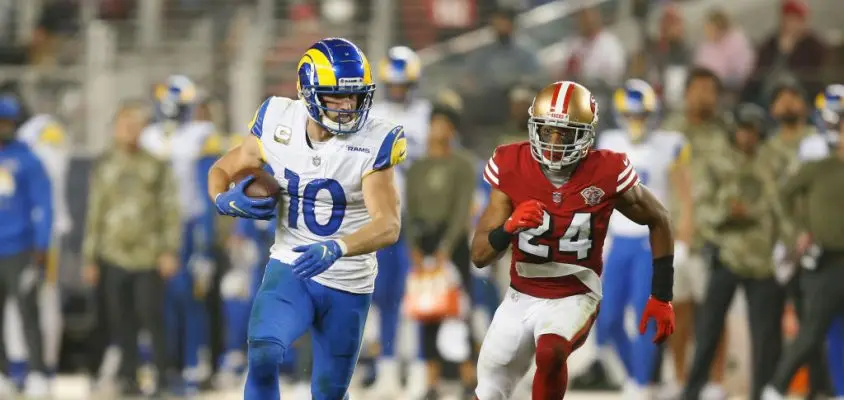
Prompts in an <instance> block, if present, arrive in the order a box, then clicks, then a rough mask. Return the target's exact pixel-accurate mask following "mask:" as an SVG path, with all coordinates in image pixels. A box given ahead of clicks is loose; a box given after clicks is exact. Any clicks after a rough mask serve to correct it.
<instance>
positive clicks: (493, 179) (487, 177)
mask: <svg viewBox="0 0 844 400" xmlns="http://www.w3.org/2000/svg"><path fill="white" fill-rule="evenodd" d="M484 181H486V183H488V184H490V185H492V186H495V187H498V176H497V175H495V174H493V173H492V171H490V168H489V165H487V166H486V168H484Z"/></svg>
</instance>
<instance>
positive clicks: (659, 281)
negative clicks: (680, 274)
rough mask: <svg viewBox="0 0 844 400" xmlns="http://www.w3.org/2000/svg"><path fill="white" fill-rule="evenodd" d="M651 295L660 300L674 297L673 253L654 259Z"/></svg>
mask: <svg viewBox="0 0 844 400" xmlns="http://www.w3.org/2000/svg"><path fill="white" fill-rule="evenodd" d="M651 296H653V298H655V299H657V300H661V301H671V300H672V299H674V255H673V254H669V255H667V256H663V257H660V258H656V259H654V272H653V276H652V277H651Z"/></svg>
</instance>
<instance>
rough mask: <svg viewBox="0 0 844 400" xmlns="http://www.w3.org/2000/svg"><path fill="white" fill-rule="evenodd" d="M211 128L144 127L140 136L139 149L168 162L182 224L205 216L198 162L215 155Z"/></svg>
mask: <svg viewBox="0 0 844 400" xmlns="http://www.w3.org/2000/svg"><path fill="white" fill-rule="evenodd" d="M215 131H216V129H215V128H214V124H213V123H211V122H207V121H197V122H188V123H185V124H181V125H174V126H172V127H171V126H169V123H167V122H160V123H155V124H152V125H150V126H148V127H146V128H145V129H144V131H143V133H141V139H140V143H141V147H142V148H143V149H145V150H146V151H148V152H150V153H152V154H153V155H155V156H156V157H158V158H160V159H162V160H169V161H170V162H171V165H172V168H173V177H174V179H176V188H177V190H178V192H179V193H178V195H179V205H180V209H181V215H182V220H183V221H190V220H192V219H194V218H197V217H199V216H201V215H202V214H203V213H204V212H205V207H207V203H208V201H206V200H205V196H207V194H206V193H204V192H203V191H202V190H201V189H200V188H201V187H202V186H201V185H200V181H199V180H200V179H207V177H204V176H202V177H200V176H197V175H198V170H199V168H198V164H197V163H198V161H199V160H200V159H201V158H203V157H207V156H211V155H216V154H219V153H220V151H221V150H222V149H221V146H222V145H221V143H220V138H219V137H218V136H217V135H216V134H215Z"/></svg>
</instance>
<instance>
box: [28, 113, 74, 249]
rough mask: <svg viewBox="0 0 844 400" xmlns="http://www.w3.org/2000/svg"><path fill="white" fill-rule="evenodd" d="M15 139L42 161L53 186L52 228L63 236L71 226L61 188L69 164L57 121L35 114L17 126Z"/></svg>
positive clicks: (63, 133) (71, 222)
mask: <svg viewBox="0 0 844 400" xmlns="http://www.w3.org/2000/svg"><path fill="white" fill-rule="evenodd" d="M17 135H18V138H19V139H20V140H21V141H23V142H24V143H26V144H28V145H29V147H30V148H31V149H32V151H33V152H34V153H35V154H36V155H37V156H38V158H39V159H40V160H41V163H42V164H44V169H46V170H47V175H49V177H50V183H51V184H52V189H53V221H54V222H53V231H54V233H55V234H56V235H59V236H60V235H64V234H66V233H68V232H70V230H71V229H72V228H73V221H72V219H71V217H70V212H69V211H68V208H67V198H66V195H65V188H66V185H67V170H68V165H69V163H70V149H69V148H68V146H67V141H66V139H65V131H64V128H63V127H62V126H61V124H59V123H58V121H56V119H55V118H53V117H52V116H50V115H47V114H38V115H35V116H33V117H32V118H30V119H28V120H26V122H24V123H23V125H21V126H20V128H18V131H17Z"/></svg>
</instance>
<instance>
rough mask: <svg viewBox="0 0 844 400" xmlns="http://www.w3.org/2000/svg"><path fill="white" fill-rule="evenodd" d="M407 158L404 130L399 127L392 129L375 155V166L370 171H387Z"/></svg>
mask: <svg viewBox="0 0 844 400" xmlns="http://www.w3.org/2000/svg"><path fill="white" fill-rule="evenodd" d="M406 156H407V139H405V137H404V128H403V127H402V126H401V125H398V126H396V127H395V128H393V129H392V130H391V131H390V133H388V134H387V137H386V138H384V141H383V142H381V147H380V148H379V149H378V154H376V155H375V164H374V165H373V166H372V169H373V170H375V171H378V170H382V169H387V168H389V167H392V166H393V165H396V164H399V163H401V162H402V161H404V159H405V157H406Z"/></svg>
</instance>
